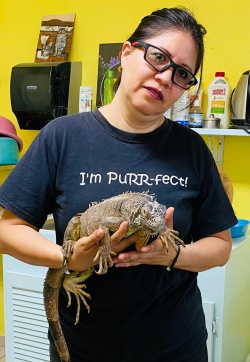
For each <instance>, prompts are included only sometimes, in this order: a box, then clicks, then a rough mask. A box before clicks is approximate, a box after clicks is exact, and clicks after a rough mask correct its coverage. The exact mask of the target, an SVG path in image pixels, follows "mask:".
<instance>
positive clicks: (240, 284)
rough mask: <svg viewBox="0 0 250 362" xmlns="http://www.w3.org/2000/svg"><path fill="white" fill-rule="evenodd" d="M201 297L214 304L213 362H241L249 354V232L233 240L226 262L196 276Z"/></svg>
mask: <svg viewBox="0 0 250 362" xmlns="http://www.w3.org/2000/svg"><path fill="white" fill-rule="evenodd" d="M198 284H199V287H200V289H201V293H202V297H203V299H204V300H206V301H207V302H213V303H214V305H215V319H214V323H213V330H214V333H213V335H214V337H213V344H214V348H213V359H212V361H213V362H243V361H244V360H245V357H246V356H247V354H248V353H249V352H250V230H249V231H248V233H247V235H246V236H244V237H240V238H236V239H233V249H232V253H231V257H230V260H229V262H228V263H227V264H226V265H225V266H223V267H217V268H213V269H211V270H208V271H206V272H203V273H200V274H199V277H198Z"/></svg>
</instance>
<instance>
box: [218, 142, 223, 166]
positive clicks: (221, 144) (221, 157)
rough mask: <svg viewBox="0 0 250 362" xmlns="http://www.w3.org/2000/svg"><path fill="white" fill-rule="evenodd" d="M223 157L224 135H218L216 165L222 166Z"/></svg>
mask: <svg viewBox="0 0 250 362" xmlns="http://www.w3.org/2000/svg"><path fill="white" fill-rule="evenodd" d="M223 158H224V136H218V165H219V166H220V167H222V166H223Z"/></svg>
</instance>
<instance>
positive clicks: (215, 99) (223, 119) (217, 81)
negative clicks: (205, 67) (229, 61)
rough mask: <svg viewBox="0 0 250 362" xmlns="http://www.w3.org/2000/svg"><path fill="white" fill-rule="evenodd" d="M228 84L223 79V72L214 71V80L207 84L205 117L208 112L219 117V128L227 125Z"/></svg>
mask: <svg viewBox="0 0 250 362" xmlns="http://www.w3.org/2000/svg"><path fill="white" fill-rule="evenodd" d="M229 102H230V86H229V84H228V82H227V81H226V79H225V72H216V73H215V78H214V80H213V81H212V82H211V83H210V84H209V86H208V107H207V114H206V119H208V118H209V116H210V114H214V117H215V118H220V128H228V126H229Z"/></svg>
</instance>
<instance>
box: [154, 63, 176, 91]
mask: <svg viewBox="0 0 250 362" xmlns="http://www.w3.org/2000/svg"><path fill="white" fill-rule="evenodd" d="M173 71H174V69H173V68H168V69H166V70H165V71H164V72H162V73H157V74H156V75H155V78H156V79H158V80H160V81H161V82H162V84H163V85H165V86H168V87H171V85H172V84H173V83H172V75H173Z"/></svg>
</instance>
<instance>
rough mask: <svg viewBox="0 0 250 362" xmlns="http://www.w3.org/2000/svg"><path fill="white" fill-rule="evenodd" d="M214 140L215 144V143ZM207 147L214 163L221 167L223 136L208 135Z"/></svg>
mask: <svg viewBox="0 0 250 362" xmlns="http://www.w3.org/2000/svg"><path fill="white" fill-rule="evenodd" d="M215 139H216V140H217V142H215ZM208 146H209V149H210V151H211V152H212V155H213V157H214V160H215V162H216V163H217V164H218V165H219V166H220V167H222V165H223V158H224V136H220V135H208Z"/></svg>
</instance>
